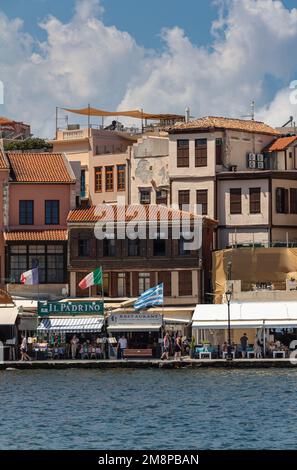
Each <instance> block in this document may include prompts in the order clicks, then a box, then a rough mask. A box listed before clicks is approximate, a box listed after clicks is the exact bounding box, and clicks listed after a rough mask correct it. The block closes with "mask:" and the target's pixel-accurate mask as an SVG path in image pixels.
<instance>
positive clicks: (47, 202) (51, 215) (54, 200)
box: [44, 199, 60, 225]
mask: <svg viewBox="0 0 297 470" xmlns="http://www.w3.org/2000/svg"><path fill="white" fill-rule="evenodd" d="M52 203H57V208H58V218H57V222H54V221H53V220H54V208H53V207H50V208H49V211H50V214H49V215H50V222H47V217H48V214H47V210H48V208H47V206H48V205H50V206H51V205H52ZM44 224H45V225H60V200H59V199H46V200H45V201H44Z"/></svg>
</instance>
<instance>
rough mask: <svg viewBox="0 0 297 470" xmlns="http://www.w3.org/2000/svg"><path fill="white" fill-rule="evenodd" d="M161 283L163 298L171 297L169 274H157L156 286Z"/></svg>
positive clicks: (163, 272) (168, 272) (166, 272)
mask: <svg viewBox="0 0 297 470" xmlns="http://www.w3.org/2000/svg"><path fill="white" fill-rule="evenodd" d="M162 282H163V285H164V297H171V272H170V271H161V272H159V273H158V284H161V283H162Z"/></svg>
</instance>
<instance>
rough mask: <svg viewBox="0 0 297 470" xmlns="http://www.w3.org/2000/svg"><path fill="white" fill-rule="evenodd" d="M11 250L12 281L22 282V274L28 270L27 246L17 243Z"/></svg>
mask: <svg viewBox="0 0 297 470" xmlns="http://www.w3.org/2000/svg"><path fill="white" fill-rule="evenodd" d="M9 250H10V281H11V282H16V283H19V282H20V278H21V274H22V273H23V272H25V271H27V246H26V245H15V246H11V247H9Z"/></svg>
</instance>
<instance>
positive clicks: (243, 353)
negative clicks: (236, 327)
mask: <svg viewBox="0 0 297 470" xmlns="http://www.w3.org/2000/svg"><path fill="white" fill-rule="evenodd" d="M248 344H249V339H248V337H247V334H246V333H244V334H243V336H242V337H241V338H240V346H241V356H242V357H246V350H247V347H248Z"/></svg>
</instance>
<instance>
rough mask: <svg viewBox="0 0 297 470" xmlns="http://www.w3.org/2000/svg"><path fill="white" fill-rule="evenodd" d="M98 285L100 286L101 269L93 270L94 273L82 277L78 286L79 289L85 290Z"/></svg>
mask: <svg viewBox="0 0 297 470" xmlns="http://www.w3.org/2000/svg"><path fill="white" fill-rule="evenodd" d="M100 285H102V268H97V269H95V271H93V272H92V273H90V274H88V275H87V276H86V277H84V278H83V279H82V280H81V281H80V283H79V284H78V286H79V287H80V288H81V289H87V287H91V286H100Z"/></svg>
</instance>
